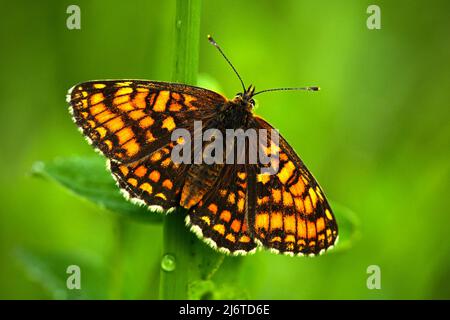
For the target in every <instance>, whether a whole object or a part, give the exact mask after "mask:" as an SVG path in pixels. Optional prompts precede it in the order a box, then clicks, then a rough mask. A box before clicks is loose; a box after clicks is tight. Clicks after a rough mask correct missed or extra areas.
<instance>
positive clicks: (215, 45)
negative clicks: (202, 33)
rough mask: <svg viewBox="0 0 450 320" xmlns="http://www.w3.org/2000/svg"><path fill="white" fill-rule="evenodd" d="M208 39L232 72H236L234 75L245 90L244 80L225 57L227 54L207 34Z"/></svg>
mask: <svg viewBox="0 0 450 320" xmlns="http://www.w3.org/2000/svg"><path fill="white" fill-rule="evenodd" d="M208 41H209V43H211V44H212V45H213V46H214V47H216V48H217V50H219V52H220V54H221V55H222V56H223V57H224V58H225V60H226V61H227V62H228V64H229V65H230V67H231V68H232V69H233V71H234V73H236V75H237V76H238V78H239V81H241V85H242V89H243V90H244V92H245V91H246V89H245V88H246V87H245V84H244V81H243V80H242V78H241V76H240V75H239V73H238V72H237V70H236V68H235V67H234V66H233V64H232V63H231V61H230V60H229V59H228V58H227V56H226V55H225V53H223V51H222V49H221V48H220V47H219V45H218V44H217V42H216V41H215V40H214V39H213V38H212V37H211V36H210V35H209V34H208Z"/></svg>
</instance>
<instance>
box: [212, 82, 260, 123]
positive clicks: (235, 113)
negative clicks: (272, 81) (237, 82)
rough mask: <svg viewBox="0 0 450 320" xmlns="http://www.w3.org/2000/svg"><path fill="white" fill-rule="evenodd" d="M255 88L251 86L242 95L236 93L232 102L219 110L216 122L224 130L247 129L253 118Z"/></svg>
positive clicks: (228, 102)
mask: <svg viewBox="0 0 450 320" xmlns="http://www.w3.org/2000/svg"><path fill="white" fill-rule="evenodd" d="M254 92H255V87H254V86H253V85H251V86H250V87H249V88H248V89H247V90H245V91H244V93H238V94H237V95H236V96H235V97H234V98H233V99H232V100H229V101H227V102H226V103H225V104H223V105H222V106H221V107H220V108H219V113H218V115H217V119H216V120H217V121H218V122H219V123H221V124H222V125H223V126H224V127H225V128H226V129H238V128H243V129H245V128H248V127H249V122H250V120H251V119H252V117H253V112H252V110H253V108H254V106H255V101H254V100H253V98H252V97H253V94H254Z"/></svg>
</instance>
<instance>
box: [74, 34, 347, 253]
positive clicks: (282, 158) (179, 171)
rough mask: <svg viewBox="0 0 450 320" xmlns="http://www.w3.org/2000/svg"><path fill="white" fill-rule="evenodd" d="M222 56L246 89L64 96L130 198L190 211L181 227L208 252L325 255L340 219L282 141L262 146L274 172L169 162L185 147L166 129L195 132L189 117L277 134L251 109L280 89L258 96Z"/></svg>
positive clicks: (83, 88)
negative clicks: (274, 155)
mask: <svg viewBox="0 0 450 320" xmlns="http://www.w3.org/2000/svg"><path fill="white" fill-rule="evenodd" d="M209 39H210V42H211V43H212V44H213V45H214V46H216V47H217V48H218V49H219V51H220V52H221V54H222V55H223V56H224V57H225V55H224V53H223V51H222V50H221V49H220V47H219V46H218V45H217V43H216V42H215V41H214V40H213V39H212V38H209ZM225 59H226V60H227V62H228V63H229V64H230V65H231V67H232V68H233V70H234V71H235V72H236V74H237V75H238V77H239V79H240V80H241V83H242V85H243V92H242V93H239V94H237V95H236V96H235V97H234V98H233V99H231V100H229V99H227V98H226V97H224V96H223V95H221V94H219V93H216V92H213V91H210V90H207V89H204V88H199V87H196V86H191V85H185V84H179V83H169V82H159V81H147V80H98V81H88V82H84V83H80V84H77V85H75V86H74V87H72V88H71V89H70V90H69V93H68V96H67V101H68V103H69V104H70V112H71V114H72V117H73V120H74V122H75V123H76V125H77V126H78V128H79V130H80V131H81V132H82V134H83V135H84V136H85V137H86V139H87V140H88V142H89V143H90V144H92V145H93V147H94V148H95V149H96V150H97V151H99V152H100V153H101V154H103V155H104V156H105V157H106V158H107V163H108V167H109V169H110V171H111V173H112V175H113V177H114V179H115V180H116V182H117V184H118V186H119V188H120V190H121V191H122V193H123V194H124V195H125V196H126V198H128V199H130V200H131V201H133V202H135V203H139V204H141V205H145V206H147V207H148V208H149V209H152V210H154V211H165V212H167V213H169V212H171V211H173V210H174V209H175V208H177V207H182V208H184V209H186V211H187V214H186V225H187V226H188V227H189V228H190V229H191V230H192V231H193V232H194V233H195V234H197V236H198V237H199V238H200V239H202V240H204V241H205V242H206V243H207V244H209V245H210V246H211V247H213V248H215V249H217V250H219V251H220V252H223V253H226V254H231V255H240V254H241V255H243V254H247V253H253V252H255V251H256V249H257V248H260V247H264V248H267V249H270V250H271V251H272V252H276V253H283V254H287V255H316V254H320V253H323V252H324V251H325V250H326V249H329V248H331V247H333V245H334V244H335V243H336V241H337V238H338V228H337V223H336V219H335V217H334V215H333V213H332V210H331V208H330V205H329V203H328V201H327V199H326V198H325V194H324V192H323V191H322V189H321V187H320V186H319V184H318V183H317V181H316V180H315V178H314V177H313V176H312V174H311V173H310V172H309V170H308V169H307V168H306V166H305V165H304V164H303V162H302V161H301V160H300V158H299V157H298V155H297V153H296V152H295V151H294V149H293V148H292V147H291V146H290V145H289V144H288V143H287V141H286V140H285V139H284V138H283V137H282V136H279V139H278V141H277V143H276V144H274V143H273V142H274V140H275V139H272V136H269V137H268V139H267V140H268V143H270V148H268V147H266V146H261V147H262V148H263V150H265V151H264V152H266V154H267V155H270V153H272V152H273V151H274V150H275V151H276V152H277V153H278V157H277V158H276V159H277V160H276V167H277V169H278V171H277V172H276V173H275V174H266V173H263V172H262V170H261V169H262V168H263V167H264V166H265V165H264V164H261V163H249V162H248V163H247V162H244V163H231V164H228V163H213V164H205V163H195V162H193V163H182V162H176V161H173V159H172V157H171V155H172V153H173V151H174V148H175V147H176V145H177V143H183V141H178V140H177V141H173V139H172V133H173V132H174V130H177V129H184V130H186V131H187V132H189V133H191V134H194V126H193V122H194V121H195V120H197V121H202V123H204V124H205V128H204V129H205V130H206V129H208V128H214V129H217V130H219V131H220V132H225V131H226V129H244V130H245V129H255V130H262V129H265V130H267V131H270V130H271V129H273V128H272V126H271V125H270V124H269V123H268V122H266V121H265V120H263V119H262V118H260V117H258V116H257V115H255V114H254V113H253V108H254V106H255V101H254V99H253V98H254V96H255V95H256V94H259V93H261V92H266V91H273V90H279V89H269V90H263V91H260V92H256V93H255V87H254V86H249V87H247V88H246V87H245V85H244V84H243V81H242V79H241V77H240V76H239V74H238V73H237V71H236V70H235V68H234V67H233V65H232V64H231V62H230V61H229V60H228V59H227V58H226V57H225ZM290 89H294V88H281V89H280V90H290ZM297 89H305V90H318V88H316V87H306V88H297ZM237 152H239V151H237ZM240 152H241V153H248V152H249V151H248V149H247V150H244V151H240ZM239 156H242V157H244V158H245V156H246V154H236V157H239ZM269 166H273V163H270V164H269ZM177 213H178V212H177Z"/></svg>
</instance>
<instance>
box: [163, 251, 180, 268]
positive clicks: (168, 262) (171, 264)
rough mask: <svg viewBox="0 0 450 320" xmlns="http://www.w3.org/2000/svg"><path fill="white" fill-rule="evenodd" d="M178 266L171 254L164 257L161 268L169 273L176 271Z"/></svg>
mask: <svg viewBox="0 0 450 320" xmlns="http://www.w3.org/2000/svg"><path fill="white" fill-rule="evenodd" d="M176 266H177V264H176V261H175V257H174V256H172V255H170V254H166V255H164V256H163V257H162V259H161V268H162V269H163V270H164V271H167V272H171V271H174V270H175V268H176Z"/></svg>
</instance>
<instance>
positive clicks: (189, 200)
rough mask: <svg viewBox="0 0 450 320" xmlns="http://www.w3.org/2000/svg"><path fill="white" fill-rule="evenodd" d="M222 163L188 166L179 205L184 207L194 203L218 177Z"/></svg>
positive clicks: (189, 206) (187, 207)
mask: <svg viewBox="0 0 450 320" xmlns="http://www.w3.org/2000/svg"><path fill="white" fill-rule="evenodd" d="M222 169H223V165H220V164H214V165H209V166H205V165H201V164H200V165H197V164H194V165H192V166H191V167H190V168H189V171H188V173H187V177H186V182H185V184H184V186H183V190H182V192H181V201H180V205H181V206H182V207H184V208H186V209H189V208H191V207H192V206H194V205H196V204H197V203H198V202H199V201H200V200H201V199H202V198H203V196H204V195H205V194H206V193H207V192H208V191H209V190H211V188H212V187H213V185H214V183H215V182H216V181H217V179H218V178H219V177H220V173H221V171H222Z"/></svg>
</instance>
